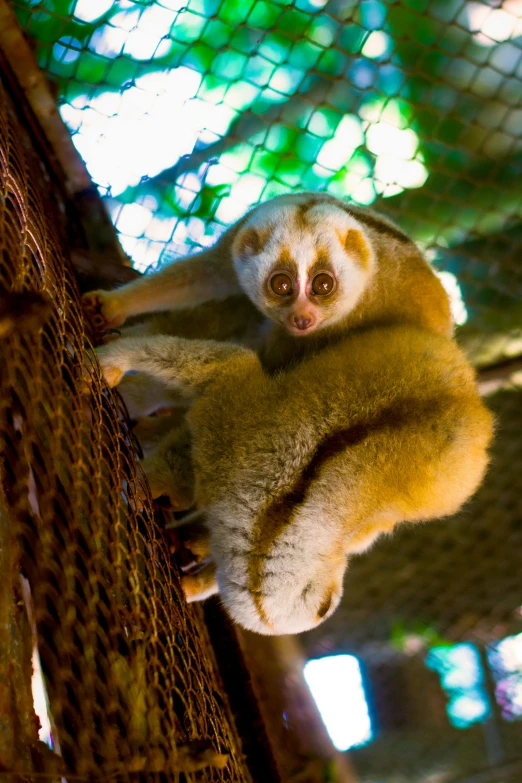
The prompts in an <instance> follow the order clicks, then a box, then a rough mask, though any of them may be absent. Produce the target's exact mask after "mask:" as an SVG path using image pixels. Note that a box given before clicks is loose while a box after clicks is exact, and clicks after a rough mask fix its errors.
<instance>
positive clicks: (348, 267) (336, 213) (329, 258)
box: [232, 193, 374, 337]
mask: <svg viewBox="0 0 522 783" xmlns="http://www.w3.org/2000/svg"><path fill="white" fill-rule="evenodd" d="M232 256H233V260H234V266H235V269H236V272H237V275H238V278H239V282H240V284H241V286H242V288H243V290H244V291H245V293H246V294H247V296H248V297H249V298H250V299H251V301H252V302H253V303H254V304H255V305H256V306H257V307H258V308H259V309H260V310H261V311H262V312H263V313H264V314H265V315H266V316H267V317H268V318H270V319H271V320H272V321H275V322H276V323H278V324H281V325H282V326H283V327H284V328H285V329H286V330H287V331H288V332H289V333H290V334H292V335H295V336H297V337H304V336H308V335H310V334H313V333H315V332H317V331H318V330H320V329H323V328H325V327H328V326H333V325H334V324H336V323H337V322H338V321H340V320H342V319H343V318H344V317H345V316H346V315H348V313H350V312H351V311H352V310H353V309H354V308H355V306H356V305H357V303H358V302H359V300H360V298H361V296H362V294H363V293H364V291H365V289H366V288H367V286H368V284H369V282H370V280H371V277H372V274H373V269H374V255H373V251H372V248H371V245H370V242H369V240H368V238H367V235H366V233H365V231H364V229H363V227H362V225H361V223H360V222H359V221H357V220H356V219H355V218H354V217H353V216H352V215H350V214H349V213H348V212H347V211H346V210H343V209H342V208H341V207H340V206H337V205H336V203H335V200H333V199H328V198H327V197H324V196H320V195H317V194H306V193H303V194H299V195H289V196H280V197H278V198H275V199H272V200H271V201H269V202H267V203H266V204H262V205H261V206H260V207H257V208H256V209H254V210H253V211H252V212H251V214H250V215H249V216H248V217H247V219H246V220H245V222H244V223H243V224H242V226H241V228H240V230H239V231H238V233H237V235H236V237H235V240H234V243H233V245H232Z"/></svg>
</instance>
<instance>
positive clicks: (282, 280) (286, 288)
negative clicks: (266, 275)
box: [270, 272, 294, 296]
mask: <svg viewBox="0 0 522 783" xmlns="http://www.w3.org/2000/svg"><path fill="white" fill-rule="evenodd" d="M270 288H271V289H272V291H273V293H274V294H276V296H291V295H292V294H293V292H294V284H293V282H292V278H291V277H290V275H286V274H284V273H283V272H278V273H277V274H275V275H274V276H273V277H272V278H271V279H270Z"/></svg>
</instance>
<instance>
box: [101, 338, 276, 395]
mask: <svg viewBox="0 0 522 783" xmlns="http://www.w3.org/2000/svg"><path fill="white" fill-rule="evenodd" d="M97 354H98V359H99V361H100V364H101V368H102V372H103V376H104V378H105V380H106V381H107V384H108V385H109V386H117V384H118V383H119V382H120V380H121V378H122V377H123V375H124V374H125V373H126V372H129V371H130V370H135V371H139V372H144V373H147V374H148V375H152V376H153V377H154V378H157V379H158V380H160V381H163V383H165V384H166V385H167V386H168V387H170V388H172V389H175V390H176V391H178V392H179V393H181V394H182V395H183V396H185V397H188V398H191V397H194V396H197V394H198V393H200V392H201V391H203V389H204V388H205V386H206V385H207V384H208V383H209V381H211V380H212V379H213V378H214V377H215V376H216V375H217V374H219V373H234V372H235V371H236V370H240V371H241V373H244V372H245V371H246V372H259V373H261V372H262V370H261V365H260V362H259V359H258V357H257V355H256V354H255V353H254V352H253V351H249V350H247V349H246V348H240V347H238V346H236V345H231V344H229V343H217V342H213V341H211V340H186V339H184V338H182V337H169V336H166V335H157V336H151V337H135V338H131V337H128V338H125V337H124V338H122V339H121V340H116V341H114V342H112V343H109V344H108V345H104V346H102V347H101V348H98V349H97Z"/></svg>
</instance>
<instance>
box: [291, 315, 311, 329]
mask: <svg viewBox="0 0 522 783" xmlns="http://www.w3.org/2000/svg"><path fill="white" fill-rule="evenodd" d="M293 321H294V326H295V327H296V328H297V329H308V327H309V326H311V325H312V323H313V318H311V317H310V316H309V315H294V317H293Z"/></svg>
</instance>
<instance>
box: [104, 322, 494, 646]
mask: <svg viewBox="0 0 522 783" xmlns="http://www.w3.org/2000/svg"><path fill="white" fill-rule="evenodd" d="M419 320H420V321H421V323H420V324H414V323H402V322H399V323H395V324H394V323H391V324H390V323H381V324H379V323H373V322H370V323H369V324H368V325H367V326H366V327H365V328H359V329H353V330H350V331H349V332H347V333H346V334H345V335H344V336H342V337H340V338H339V339H338V340H337V341H336V342H335V344H333V345H326V346H324V347H323V349H322V350H321V351H320V352H319V353H314V354H310V355H307V356H305V357H304V358H303V359H302V361H300V362H299V363H297V364H293V365H291V366H289V367H288V368H287V369H286V370H285V371H284V372H279V373H268V372H266V370H265V368H264V367H263V365H262V363H261V361H260V359H259V356H258V355H257V354H256V353H255V352H254V351H252V350H249V349H246V348H243V347H240V346H235V345H232V344H221V343H215V342H212V341H204V340H187V339H183V338H178V337H172V336H141V337H134V338H126V339H125V338H124V339H121V340H118V341H116V342H114V343H110V344H109V345H106V346H104V347H102V348H100V349H99V358H100V362H101V366H102V370H103V373H104V376H105V378H106V380H107V382H108V383H109V385H116V384H117V383H118V382H119V380H120V379H121V377H122V376H123V374H124V373H125V372H127V371H129V370H138V371H141V372H143V373H145V374H146V375H147V376H149V377H153V378H155V379H156V380H158V381H160V382H161V383H164V384H166V385H167V386H168V387H169V388H171V389H173V390H175V391H176V392H177V393H179V394H180V395H182V396H183V397H185V398H186V399H188V400H190V401H191V408H190V411H189V414H188V425H187V426H188V428H189V430H190V443H191V448H190V455H188V457H187V458H188V459H190V462H191V469H192V470H193V475H194V480H195V497H196V498H197V502H198V504H199V505H200V506H203V507H204V508H205V510H206V516H207V525H208V531H209V535H210V551H211V554H212V558H213V561H214V566H215V573H214V574H213V575H211V576H210V577H208V575H207V577H206V581H205V584H204V585H203V582H202V584H201V592H200V596H199V597H203V595H204V594H208V593H210V592H213V591H215V589H216V588H218V589H219V592H220V594H221V598H222V600H223V602H224V604H225V606H226V607H227V609H228V611H229V612H230V614H231V616H232V617H233V618H234V619H235V620H236V621H237V622H238V623H240V624H241V625H243V626H244V627H246V628H249V629H251V630H254V631H257V632H259V633H265V634H288V633H298V632H300V631H304V630H307V629H309V628H312V627H314V626H316V625H318V624H319V623H320V622H322V621H323V620H325V619H326V618H327V617H329V616H330V615H331V614H332V612H333V611H334V610H335V608H336V606H337V605H338V603H339V600H340V598H341V594H342V590H343V576H344V573H345V570H346V568H347V563H348V558H349V555H350V554H351V553H354V552H359V551H361V550H363V549H365V548H366V547H368V546H369V545H370V544H371V543H372V542H373V541H374V540H375V538H376V537H377V536H379V535H380V534H382V533H384V532H390V531H391V530H392V529H393V528H394V526H395V525H397V524H398V523H400V522H404V521H410V522H416V521H423V520H429V519H433V518H438V517H443V516H446V515H449V514H453V513H455V512H456V511H457V510H458V509H459V508H460V507H461V506H462V504H463V503H464V502H465V501H466V500H467V499H468V498H469V497H470V496H471V495H472V494H473V492H474V491H475V489H476V488H477V486H478V485H479V484H480V481H481V480H482V477H483V475H484V471H485V469H486V466H487V459H488V458H487V447H488V445H489V442H490V439H491V434H492V418H491V415H490V414H489V412H488V411H487V410H486V408H485V407H484V405H483V404H482V401H481V399H480V397H479V396H478V393H477V390H476V386H475V381H474V375H473V371H472V369H471V367H470V366H469V364H468V362H467V361H466V359H465V357H464V356H463V354H462V353H461V351H460V350H459V348H458V347H457V346H456V344H455V343H454V341H453V340H452V339H450V338H449V337H448V336H445V335H444V334H440V333H438V331H437V329H434V328H432V329H428V328H426V326H425V324H424V323H423V320H422V318H419ZM172 437H173V436H172V434H171V435H167V436H166V437H165V439H164V440H163V441H162V442H161V443H160V445H159V446H158V448H157V451H156V453H155V455H154V459H153V460H152V461H150V462H149V470H150V473H151V474H152V476H153V477H154V472H155V471H157V470H160V468H161V464H162V463H165V462H166V461H168V460H169V459H171V457H172V454H171V452H172V449H173V448H174V449H175V446H173V445H172V444H173V442H174V441H173V440H172ZM176 437H178V438H179V434H178V435H177V436H176ZM176 459H177V460H180V459H183V456H182V455H181V456H180V454H179V452H177V453H176ZM175 480H176V476H175V475H174V476H173V481H174V483H175Z"/></svg>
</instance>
